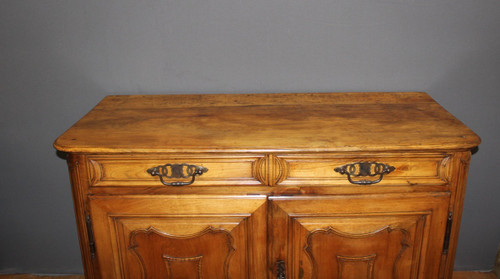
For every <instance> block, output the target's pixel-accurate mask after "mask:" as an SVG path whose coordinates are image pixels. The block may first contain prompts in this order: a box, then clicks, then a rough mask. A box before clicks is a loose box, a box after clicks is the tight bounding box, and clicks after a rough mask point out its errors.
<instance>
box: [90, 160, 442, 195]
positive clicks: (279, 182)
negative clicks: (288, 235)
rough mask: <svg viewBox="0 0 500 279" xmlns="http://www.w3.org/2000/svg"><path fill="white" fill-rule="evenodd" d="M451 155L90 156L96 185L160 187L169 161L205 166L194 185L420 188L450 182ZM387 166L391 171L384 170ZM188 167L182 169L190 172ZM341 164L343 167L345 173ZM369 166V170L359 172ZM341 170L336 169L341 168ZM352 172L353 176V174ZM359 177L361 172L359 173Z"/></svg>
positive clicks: (172, 163)
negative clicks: (160, 171)
mask: <svg viewBox="0 0 500 279" xmlns="http://www.w3.org/2000/svg"><path fill="white" fill-rule="evenodd" d="M449 158H450V156H449V155H448V154H404V155H401V154H369V155H366V154H354V155H345V154H339V155H336V154H279V155H273V154H267V155H252V154H250V155H219V156H213V155H210V154H208V155H197V156H195V155H183V154H179V155H169V156H152V155H89V156H88V157H87V162H88V169H89V172H88V174H89V181H90V184H91V186H92V187H159V188H163V187H165V185H164V184H163V183H162V181H161V180H160V176H159V175H155V176H152V175H151V173H148V170H150V169H152V168H154V167H158V166H164V165H166V164H170V165H169V166H168V167H167V170H164V174H165V175H171V173H172V169H171V167H172V165H176V164H177V165H182V164H186V165H193V166H199V167H202V168H206V169H207V171H206V172H204V173H203V174H202V175H196V177H195V180H194V182H193V183H192V184H190V185H189V186H190V187H198V186H278V187H287V186H289V187H307V186H371V187H372V186H401V185H403V186H421V185H432V186H440V185H447V184H448V180H449V174H450V170H449V165H450V164H448V161H449ZM384 167H386V168H388V169H390V172H388V173H384V174H382V173H381V172H382V169H383V168H384ZM186 168H187V167H186V166H184V169H183V170H182V172H183V173H184V174H186V173H187V172H186ZM339 168H344V169H345V172H344V173H342V172H341V171H340V170H339ZM361 168H364V172H365V174H366V173H368V174H369V175H371V176H369V175H368V176H365V175H359V174H360V169H361ZM336 169H337V171H336ZM348 174H349V175H348ZM358 175H359V176H358ZM191 179H192V177H191V176H187V175H186V177H185V178H166V177H164V178H163V182H165V183H167V184H169V183H175V182H190V181H191Z"/></svg>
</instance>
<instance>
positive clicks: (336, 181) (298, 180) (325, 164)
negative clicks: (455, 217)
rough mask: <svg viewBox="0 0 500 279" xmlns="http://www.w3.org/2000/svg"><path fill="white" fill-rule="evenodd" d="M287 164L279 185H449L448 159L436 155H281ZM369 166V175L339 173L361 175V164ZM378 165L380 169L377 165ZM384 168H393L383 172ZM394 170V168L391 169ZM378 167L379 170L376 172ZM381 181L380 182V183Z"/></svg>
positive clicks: (444, 156)
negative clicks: (337, 169) (342, 170)
mask: <svg viewBox="0 0 500 279" xmlns="http://www.w3.org/2000/svg"><path fill="white" fill-rule="evenodd" d="M281 158H282V159H284V160H285V161H286V162H287V168H288V169H287V171H288V173H287V174H288V175H287V178H286V179H285V180H283V181H282V182H281V183H280V184H279V185H280V186H349V185H351V186H358V185H357V184H356V183H359V184H361V185H362V184H363V182H364V184H365V185H367V186H391V185H406V186H418V185H435V186H437V185H446V184H447V183H448V180H449V167H448V165H449V164H448V161H449V156H447V155H443V154H435V155H423V154H422V155H415V154H412V155H406V156H405V155H392V156H391V155H386V156H380V155H379V156H374V155H364V156H363V155H358V156H352V157H351V156H345V157H334V156H322V157H319V156H315V157H312V156H307V155H302V156H293V155H289V156H281ZM363 163H365V164H364V165H365V166H366V167H367V170H366V171H365V172H367V173H369V174H370V175H371V176H370V175H366V174H365V175H361V176H354V175H351V176H350V178H351V181H349V178H348V175H347V173H344V174H342V173H339V172H338V171H335V169H336V168H340V167H346V168H347V169H349V166H351V168H352V171H353V172H354V173H356V174H359V173H360V170H359V168H360V164H363ZM376 165H378V166H376ZM382 166H386V167H388V168H391V169H390V171H388V173H384V174H382V173H381V169H382ZM392 167H393V169H392ZM376 168H379V169H378V170H376ZM377 180H379V181H377Z"/></svg>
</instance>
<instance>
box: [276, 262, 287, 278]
mask: <svg viewBox="0 0 500 279" xmlns="http://www.w3.org/2000/svg"><path fill="white" fill-rule="evenodd" d="M276 279H286V274H285V261H283V260H278V261H277V262H276Z"/></svg>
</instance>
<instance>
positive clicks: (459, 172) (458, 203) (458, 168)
mask: <svg viewBox="0 0 500 279" xmlns="http://www.w3.org/2000/svg"><path fill="white" fill-rule="evenodd" d="M470 159H471V152H469V151H467V152H461V153H456V154H455V155H454V156H453V167H452V172H453V173H452V185H451V186H452V192H453V196H452V198H453V200H452V202H451V209H450V210H452V212H453V223H452V227H451V232H450V242H449V248H448V253H447V255H445V256H446V262H445V263H443V264H444V271H443V273H444V275H443V278H446V279H451V278H452V277H453V266H454V264H455V254H456V251H457V244H458V234H459V231H460V224H461V219H462V211H463V204H464V198H465V190H466V184H467V176H468V171H469V163H470Z"/></svg>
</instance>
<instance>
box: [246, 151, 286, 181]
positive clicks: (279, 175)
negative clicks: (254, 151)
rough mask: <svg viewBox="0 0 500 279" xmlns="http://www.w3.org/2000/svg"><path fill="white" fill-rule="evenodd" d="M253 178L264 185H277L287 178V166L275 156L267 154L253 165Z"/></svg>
mask: <svg viewBox="0 0 500 279" xmlns="http://www.w3.org/2000/svg"><path fill="white" fill-rule="evenodd" d="M253 176H254V177H255V178H256V179H257V180H259V181H260V182H261V183H262V184H264V185H267V186H275V185H278V184H279V183H280V182H282V181H283V180H285V179H286V178H287V176H288V164H287V162H286V161H285V160H283V159H281V158H278V157H277V156H276V155H274V154H268V155H266V156H264V157H262V158H259V159H258V160H257V161H255V162H254V163H253Z"/></svg>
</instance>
